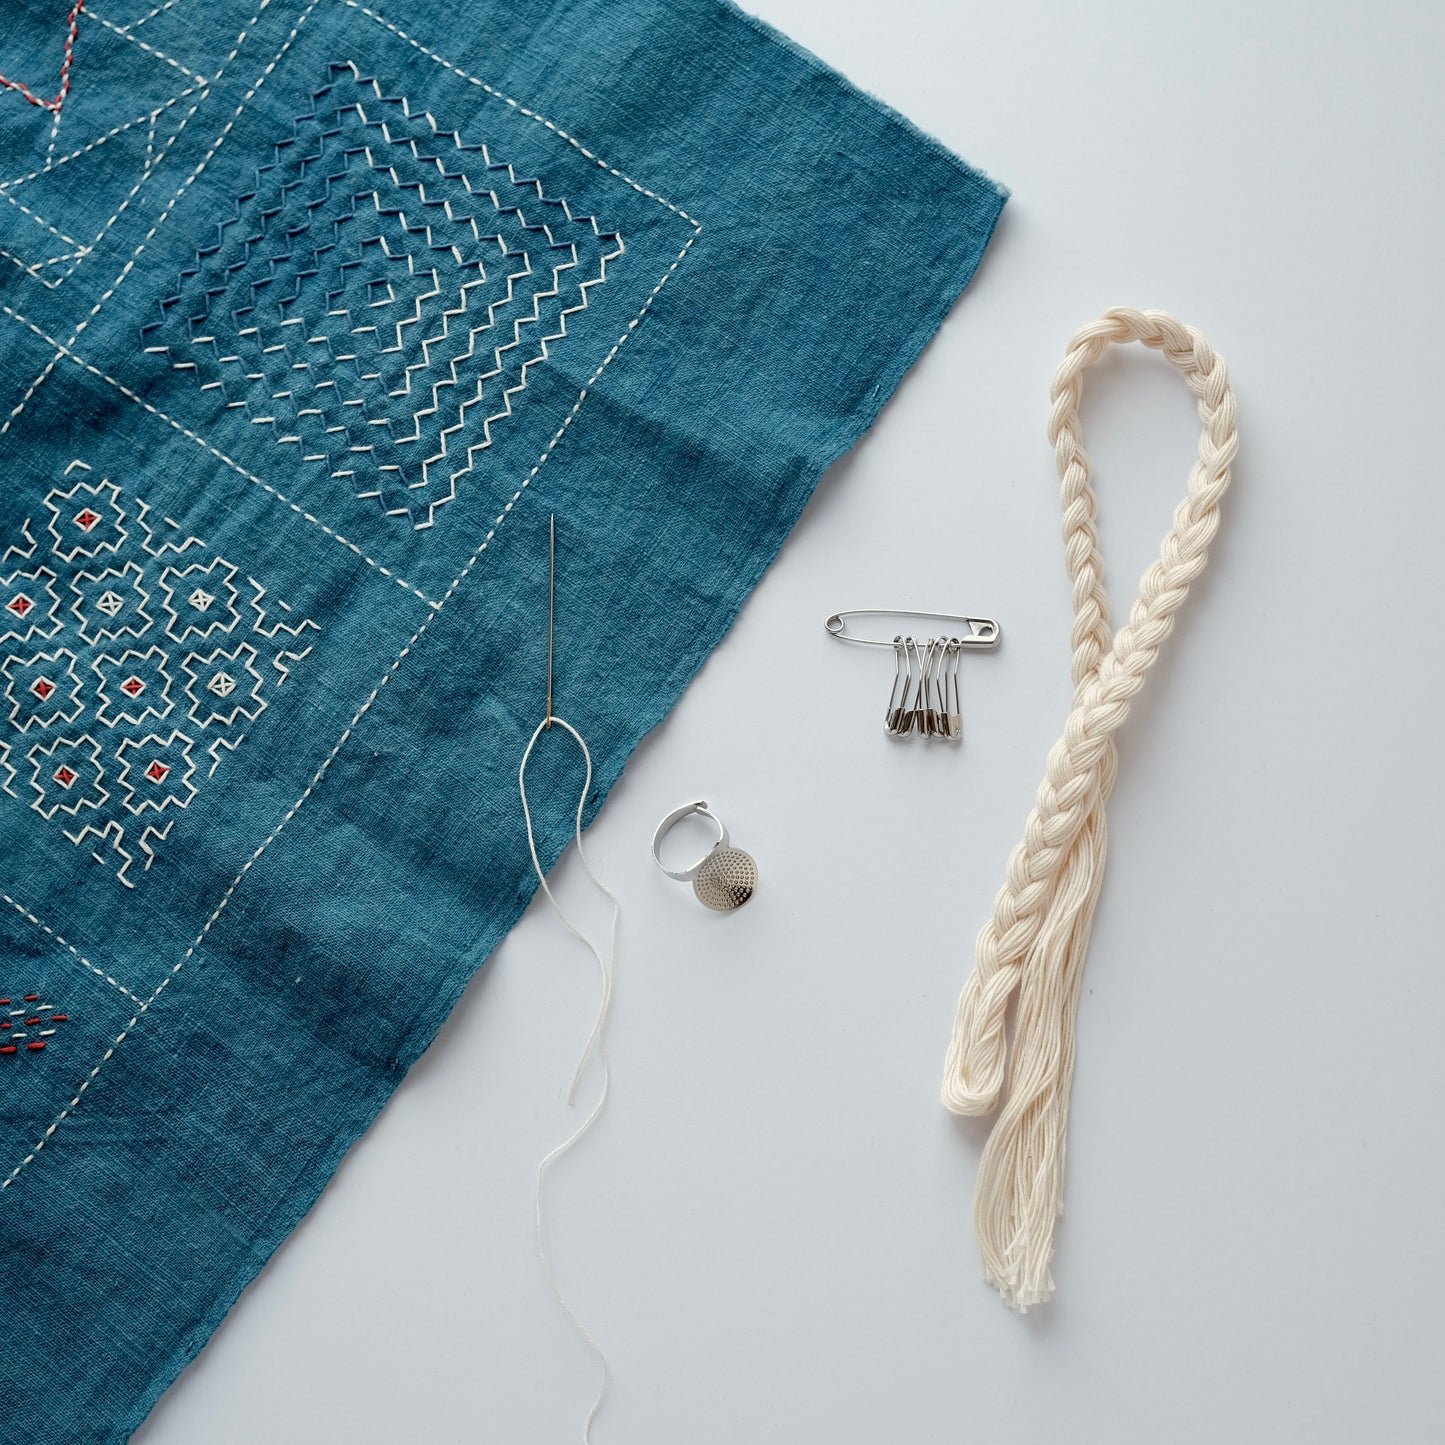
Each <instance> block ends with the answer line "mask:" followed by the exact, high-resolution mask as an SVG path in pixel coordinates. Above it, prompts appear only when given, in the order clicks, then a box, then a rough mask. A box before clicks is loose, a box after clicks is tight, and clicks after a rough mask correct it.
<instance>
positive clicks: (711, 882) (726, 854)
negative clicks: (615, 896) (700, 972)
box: [652, 801, 758, 913]
mask: <svg viewBox="0 0 1445 1445" xmlns="http://www.w3.org/2000/svg"><path fill="white" fill-rule="evenodd" d="M694 814H696V815H697V816H698V817H702V818H707V819H708V820H709V821H710V822H711V823H712V825H713V826H714V827H715V828H716V829H717V841H716V842H715V843H714V844H713V845H712V847H711V848H709V849H708V850H707V852H706V853H704V854H703V856H702V857H701V858H699V859H698V860H697V862H696V863H694V864H693V865H692V867H690V868H669V867H667V866H666V864H664V863H663V861H662V859H661V858H660V857H659V856H658V851H657V850H658V848H659V847H660V846H661V844H662V840H663V839H664V838H665V837H666V836H667V834H668V833H669V832H670V831H671V830H672V828H674V827H675V826H676V825H677V824H678V823H680V822H682V820H683V819H684V818H690V817H692V816H693V815H694ZM652 861H653V862H654V863H656V864H657V866H658V867H659V868H660V869H661V870H662V871H663V872H664V873H665V874H666V875H667V876H668V877H669V878H675V879H676V880H677V881H678V882H679V883H691V884H692V891H693V892H694V893H695V894H696V895H697V899H698V902H699V903H701V904H703V905H704V906H705V907H707V908H710V909H712V911H713V912H714V913H732V912H734V911H735V910H736V909H739V908H741V907H742V906H743V904H745V903H746V902H747V901H748V900H749V899H750V898H751V897H752V896H753V893H754V891H755V890H756V889H757V886H758V865H757V864H756V863H755V862H754V861H753V858H752V855H751V854H749V853H745V852H744V851H743V850H742V849H741V848H734V847H733V846H732V843H731V840H730V839H729V838H728V830H727V828H726V827H725V826H724V824H723V821H722V819H721V818H719V817H718V815H717V814H716V813H714V812H713V810H712V809H711V808H709V807H708V805H707V804H706V803H704V802H701V801H699V802H696V803H684V804H683V805H682V807H680V808H674V809H673V810H672V812H670V813H669V814H668V815H667V817H665V818H664V819H663V820H662V822H660V823H659V824H658V825H657V831H656V832H655V833H654V834H653V835H652Z"/></svg>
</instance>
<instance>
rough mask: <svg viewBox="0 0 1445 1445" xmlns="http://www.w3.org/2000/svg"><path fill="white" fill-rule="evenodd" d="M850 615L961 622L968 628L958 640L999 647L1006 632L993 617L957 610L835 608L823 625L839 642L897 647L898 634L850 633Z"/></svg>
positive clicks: (961, 643) (965, 644) (865, 645)
mask: <svg viewBox="0 0 1445 1445" xmlns="http://www.w3.org/2000/svg"><path fill="white" fill-rule="evenodd" d="M849 617H926V618H928V619H929V620H930V621H938V622H961V623H962V624H963V625H964V626H965V627H966V628H967V629H968V630H967V632H964V633H960V634H959V635H958V636H957V638H955V639H950V640H953V641H957V643H958V645H959V646H960V647H997V646H998V640H999V637H1000V636H1001V635H1002V634H1001V632H1000V630H999V625H998V623H997V622H995V621H994V620H993V618H992V617H964V616H963V615H962V614H960V613H957V612H915V611H913V610H912V609H911V608H903V607H854V608H851V609H850V610H849V611H847V612H834V613H832V614H831V615H830V616H829V617H827V618H825V619H824V622H823V626H824V627H826V628H827V629H828V632H829V633H830V634H831V635H832V636H834V637H836V638H837V639H838V641H839V642H855V643H857V644H858V645H859V646H860V647H896V646H897V639H896V638H883V637H850V636H849V635H848V632H847V630H846V629H847V625H848V624H847V621H846V619H847V618H849Z"/></svg>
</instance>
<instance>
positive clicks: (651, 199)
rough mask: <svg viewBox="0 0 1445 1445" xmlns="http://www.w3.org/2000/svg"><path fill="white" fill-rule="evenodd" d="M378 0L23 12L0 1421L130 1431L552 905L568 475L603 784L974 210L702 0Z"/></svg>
mask: <svg viewBox="0 0 1445 1445" xmlns="http://www.w3.org/2000/svg"><path fill="white" fill-rule="evenodd" d="M379 3H382V4H385V5H386V6H387V7H388V8H386V9H385V10H384V11H383V10H373V9H370V8H367V7H366V6H363V5H361V4H359V3H357V0H170V3H165V4H154V3H152V0H87V3H86V4H85V5H84V6H83V8H81V9H80V11H79V13H78V14H77V15H76V16H75V17H74V34H73V43H71V41H72V36H71V33H70V31H71V21H70V20H69V19H68V18H67V14H68V11H69V0H9V3H7V5H6V7H5V23H4V27H3V33H0V73H3V75H4V77H5V78H6V81H7V84H6V85H5V86H4V87H3V88H0V165H3V170H0V198H3V202H4V204H3V205H0V336H3V339H4V344H3V346H0V476H3V478H4V485H3V487H0V708H3V716H0V889H3V906H0V1181H3V1184H0V1300H3V1301H4V1302H5V1303H4V1308H3V1309H0V1417H7V1416H8V1417H9V1418H8V1419H3V1420H0V1423H4V1424H7V1425H9V1426H11V1427H12V1428H18V1427H20V1426H21V1425H22V1423H23V1425H24V1433H25V1435H26V1438H29V1439H43V1440H45V1441H47V1442H52V1445H72V1442H73V1445H91V1442H101V1441H119V1440H123V1439H125V1438H126V1437H127V1436H128V1435H129V1434H130V1433H131V1431H132V1430H134V1428H135V1427H136V1426H137V1425H138V1423H139V1422H140V1421H141V1420H142V1419H143V1418H144V1416H145V1414H146V1412H147V1411H148V1410H149V1408H150V1407H151V1405H152V1404H153V1403H154V1401H155V1399H156V1398H157V1396H158V1395H159V1394H160V1392H161V1391H162V1390H164V1389H165V1387H166V1386H167V1385H168V1384H169V1383H170V1382H171V1380H173V1379H174V1378H175V1376H176V1374H177V1373H178V1372H179V1371H180V1370H181V1368H182V1367H183V1366H184V1365H185V1363H186V1362H187V1361H188V1360H189V1359H190V1358H191V1357H192V1356H194V1354H195V1353H196V1351H197V1350H199V1349H200V1347H201V1345H202V1344H203V1343H204V1341H205V1339H206V1337H207V1335H208V1334H209V1332H210V1331H211V1330H212V1329H213V1328H214V1327H215V1325H216V1324H217V1322H218V1321H219V1319H220V1318H221V1316H222V1315H223V1314H224V1313H225V1311H226V1310H227V1309H228V1308H229V1307H230V1305H231V1304H232V1303H233V1302H234V1300H235V1299H236V1297H237V1296H238V1294H239V1293H240V1292H241V1290H242V1289H243V1288H244V1287H245V1285H246V1284H247V1283H248V1281H249V1280H250V1279H251V1278H252V1277H253V1276H254V1275H255V1273H256V1271H257V1270H258V1269H259V1268H260V1267H261V1265H262V1264H263V1263H264V1262H265V1260H266V1259H267V1257H268V1256H269V1255H270V1253H271V1252H272V1250H273V1249H275V1247H276V1245H277V1244H278V1243H279V1241H280V1240H281V1239H282V1238H284V1236H285V1235H286V1233H287V1231H288V1230H290V1229H291V1228H292V1226H293V1225H294V1224H295V1223H296V1221H297V1220H298V1219H299V1218H300V1216H301V1215H302V1214H303V1213H304V1212H305V1211H306V1209H307V1208H309V1206H310V1205H311V1203H312V1202H313V1200H314V1199H315V1198H316V1196H317V1194H318V1192H319V1191H320V1190H321V1188H322V1187H323V1186H324V1185H325V1183H326V1181H327V1179H328V1177H329V1176H330V1174H331V1173H332V1171H333V1170H334V1168H335V1167H336V1164H337V1162H338V1160H339V1159H340V1158H341V1156H342V1154H343V1153H344V1152H345V1151H346V1149H347V1148H348V1147H349V1146H350V1145H351V1144H352V1143H353V1142H354V1141H355V1139H356V1138H357V1137H358V1135H359V1134H360V1133H361V1132H362V1131H363V1130H364V1129H365V1128H366V1127H367V1125H368V1123H369V1122H370V1121H371V1119H372V1118H373V1117H374V1116H375V1115H376V1113H377V1111H378V1110H379V1109H380V1108H381V1106H382V1104H383V1103H384V1102H385V1100H386V1098H387V1096H388V1095H389V1094H390V1092H391V1090H392V1089H393V1088H394V1087H395V1086H396V1084H397V1082H398V1080H399V1079H400V1078H401V1076H402V1074H403V1073H404V1072H405V1070H406V1069H407V1067H408V1066H409V1065H410V1064H411V1063H412V1061H413V1060H414V1059H416V1057H417V1056H418V1054H419V1053H420V1052H421V1051H422V1050H423V1049H424V1048H425V1047H426V1046H427V1044H428V1042H429V1041H430V1040H431V1038H432V1037H433V1035H434V1034H435V1032H436V1030H437V1028H438V1026H439V1025H440V1023H441V1021H442V1020H443V1018H444V1017H445V1016H446V1014H447V1012H448V1010H449V1009H450V1008H451V1007H452V1005H453V1003H454V1002H455V1000H456V998H457V996H458V994H459V993H460V991H461V989H462V988H463V986H464V985H465V983H466V982H467V979H468V978H469V976H470V975H471V974H472V973H473V972H474V971H475V970H476V969H477V968H478V967H479V966H480V965H481V963H482V962H483V961H484V960H485V959H486V958H487V956H488V955H489V954H490V953H491V951H492V949H493V948H494V947H495V945H496V944H497V942H498V940H499V939H500V938H501V937H502V936H503V934H504V933H505V932H506V930H507V929H508V928H509V927H510V926H511V924H512V923H513V922H514V921H515V920H516V918H517V916H518V915H519V913H520V912H521V910H522V909H523V907H524V906H525V904H526V903H527V900H528V898H529V897H530V895H531V893H532V889H533V878H532V873H531V869H530V866H529V863H528V859H527V850H526V847H525V840H524V836H523V832H522V820H521V815H520V810H519V808H518V803H517V796H516V785H515V777H516V771H517V764H518V761H519V758H520V754H521V751H522V748H523V745H524V743H525V741H526V739H527V736H528V735H529V733H530V731H531V729H532V727H533V725H534V724H535V722H536V720H537V716H538V711H539V707H540V705H541V698H542V679H543V677H544V667H545V643H544V641H543V635H542V633H541V632H539V629H538V627H537V625H536V620H537V617H538V615H539V609H540V608H542V607H543V606H545V597H546V556H547V551H546V528H547V517H548V514H549V513H550V512H553V511H555V512H556V514H557V516H558V519H559V532H560V555H559V595H558V606H559V611H560V615H561V616H562V617H564V618H566V619H569V622H568V625H567V627H566V628H565V629H564V630H563V631H562V632H561V633H560V635H559V639H558V643H559V650H558V657H557V688H558V694H559V698H560V700H561V704H562V708H563V710H564V711H565V713H566V714H567V715H568V716H569V717H570V718H571V720H572V721H573V722H575V723H576V724H577V725H578V726H579V727H581V729H582V730H583V732H584V733H585V734H586V736H587V738H588V739H589V741H590V743H591V745H592V748H593V751H594V756H595V758H596V762H597V773H596V784H595V793H594V795H593V796H592V797H591V799H590V800H589V813H590V812H594V811H595V809H596V808H597V806H598V805H599V804H600V803H601V801H602V799H603V797H604V796H605V795H606V793H607V791H608V789H609V787H610V786H611V785H612V783H613V782H614V781H615V780H616V778H617V776H618V774H619V772H620V771H621V769H622V767H623V765H624V763H625V762H626V760H627V757H628V755H629V754H630V752H631V751H632V749H633V748H634V747H635V746H636V744H637V742H638V741H639V739H640V738H641V737H642V736H643V735H644V734H645V733H646V732H647V731H648V730H649V729H650V728H651V727H652V726H653V725H654V724H655V723H656V722H657V721H658V720H659V719H660V718H661V717H662V716H663V715H664V714H665V713H666V712H667V710H668V709H669V708H670V707H671V706H672V705H673V703H674V702H675V701H676V699H677V697H678V695H679V693H680V691H681V690H682V688H683V687H684V686H685V685H686V683H687V681H688V679H689V678H690V677H691V676H692V675H693V673H694V672H695V671H696V669H697V668H698V667H699V666H700V664H701V662H702V660H703V659H704V657H705V656H706V655H707V653H708V651H709V649H710V648H712V647H713V646H714V644H715V643H716V642H717V641H718V639H719V638H720V637H721V636H722V634H723V633H724V631H725V630H726V629H727V627H728V625H729V623H730V622H731V620H732V618H733V616H734V615H735V613H736V611H737V609H738V607H739V605H740V604H741V602H742V601H743V599H744V597H745V596H746V595H747V593H748V591H749V589H750V588H751V587H752V586H753V584H754V583H755V582H756V581H757V579H758V577H759V575H760V574H761V572H762V570H763V569H764V568H765V567H766V566H767V564H768V563H769V561H770V560H771V559H772V557H773V555H774V554H775V553H776V551H777V549H778V547H779V546H780V544H781V543H782V541H783V538H784V537H785V535H786V534H787V532H788V529H789V528H790V527H791V526H792V524H793V522H794V521H795V519H796V518H797V516H798V513H799V511H800V510H801V508H802V506H803V504H804V502H805V501H806V499H807V497H808V494H809V492H810V490H811V488H812V487H813V485H814V483H815V482H816V480H817V478H818V476H819V474H820V473H821V472H822V471H823V469H824V468H825V467H826V466H827V465H828V463H829V462H830V461H832V460H833V459H834V458H835V457H837V456H838V455H839V454H840V453H841V452H842V451H843V450H845V449H846V448H847V447H848V446H850V445H851V444H852V443H853V442H854V441H855V440H856V439H857V438H858V436H859V434H860V433H861V432H862V431H863V429H864V428H865V427H866V426H867V425H868V423H869V422H870V421H871V420H872V418H873V417H874V416H875V414H876V413H877V411H878V409H879V408H880V407H881V406H882V404H883V402H884V400H885V399H886V398H887V396H888V395H889V393H890V392H891V391H892V389H893V387H894V386H895V385H896V384H897V382H898V380H899V378H900V377H901V376H902V374H903V372H904V371H905V370H906V369H907V367H908V366H909V365H910V364H911V362H912V361H913V360H914V358H915V357H916V356H917V355H918V353H919V351H920V349H921V348H922V346H923V345H924V343H925V342H926V340H927V339H928V337H929V336H930V335H931V334H932V333H933V331H934V330H935V328H936V327H937V326H938V325H939V323H940V322H941V320H942V319H943V317H944V315H945V314H946V312H947V311H948V309H949V307H950V306H951V304H952V303H953V301H954V299H955V298H956V297H957V296H958V294H959V292H960V291H961V290H962V289H963V287H964V286H965V285H966V284H967V283H968V281H969V279H970V277H971V276H972V274H973V272H974V269H975V267H976V266H977V265H978V262H979V258H980V255H981V254H982V252H983V249H984V247H985V245H986V243H987V241H988V238H989V235H990V233H991V231H992V228H993V226H994V223H995V220H996V219H997V217H998V214H999V210H1000V208H1001V206H1002V204H1003V193H1002V192H1001V191H1000V190H999V188H997V187H996V186H995V185H994V184H993V183H992V182H990V181H988V180H987V179H986V178H984V177H983V176H981V175H980V174H978V173H977V172H975V171H973V170H971V169H970V168H968V167H967V166H966V165H964V164H962V163H961V162H960V161H958V160H957V159H955V158H954V157H953V156H951V155H949V154H948V153H947V152H945V151H944V150H943V149H942V148H940V147H939V146H938V145H937V144H935V143H934V142H932V141H930V140H928V139H927V138H926V137H924V136H922V135H920V134H919V133H918V132H917V131H915V130H914V129H913V128H912V127H910V126H909V125H908V124H907V123H906V122H904V121H902V120H901V119H900V118H899V117H897V116H896V115H894V114H893V113H891V112H889V111H888V110H886V109H885V108H884V107H882V106H880V105H878V104H877V103H876V102H874V101H872V100H870V99H869V98H867V97H866V96H863V95H861V94H859V93H858V92H857V91H855V90H854V89H852V88H851V87H849V86H848V85H847V84H846V83H845V82H843V81H842V80H840V79H839V78H838V77H837V76H836V75H834V74H832V73H830V72H829V71H827V70H826V69H824V68H823V67H822V66H820V65H819V64H818V62H817V61H815V60H813V59H812V58H811V57H809V56H807V55H806V54H804V53H803V52H801V51H799V50H798V49H796V48H795V47H793V46H791V45H789V44H788V43H787V42H785V41H782V40H781V39H780V38H779V37H777V36H776V35H774V34H772V33H771V32H769V31H768V30H767V29H766V28H764V27H762V26H760V25H759V24H757V23H756V22H754V21H753V20H751V19H749V18H748V17H746V16H745V15H743V14H742V13H741V12H739V11H737V10H736V9H733V8H732V7H730V6H728V5H725V4H720V3H716V0H460V3H459V0H379ZM67 49H69V51H70V53H71V55H72V60H71V62H70V64H69V65H68V66H67V63H66V60H65V56H66V53H67ZM22 86H23V87H24V89H21V88H19V87H22ZM537 766H538V768H539V772H538V774H537V777H536V796H537V797H539V798H544V797H549V796H550V797H552V798H555V799H562V800H565V799H566V798H568V797H570V796H572V795H573V794H572V793H571V791H570V790H571V789H572V788H575V786H576V785H577V773H576V767H577V763H576V758H575V757H574V756H571V755H570V754H569V750H568V749H567V748H565V747H560V746H559V747H558V748H556V749H544V750H543V753H542V756H541V757H540V758H539V760H538V764H537ZM548 770H552V771H553V776H552V778H551V786H550V787H549V783H548V779H547V778H546V777H545V776H544V774H545V773H547V772H548ZM541 821H542V831H543V839H542V842H543V854H544V856H545V858H546V859H548V860H551V859H555V857H556V856H557V855H558V853H559V852H560V851H561V849H562V847H563V846H564V845H565V842H566V840H567V837H568V831H569V823H570V819H569V816H568V810H567V806H566V804H565V802H561V803H559V804H558V806H557V807H556V809H555V811H554V812H553V813H552V815H551V816H547V817H544V818H543V819H542V820H541ZM20 1402H24V1404H23V1409H22V1406H21V1403H20Z"/></svg>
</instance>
